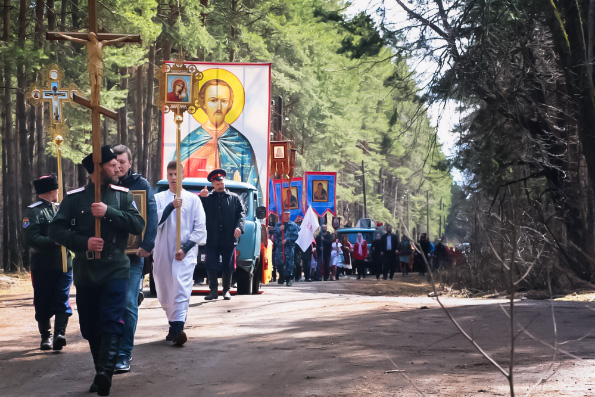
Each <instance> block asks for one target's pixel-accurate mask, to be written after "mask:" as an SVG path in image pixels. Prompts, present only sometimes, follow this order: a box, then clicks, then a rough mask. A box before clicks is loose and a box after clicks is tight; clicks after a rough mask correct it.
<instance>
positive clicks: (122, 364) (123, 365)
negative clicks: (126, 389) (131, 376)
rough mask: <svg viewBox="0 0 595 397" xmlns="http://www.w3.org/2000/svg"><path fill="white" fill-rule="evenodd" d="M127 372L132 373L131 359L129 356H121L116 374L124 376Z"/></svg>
mask: <svg viewBox="0 0 595 397" xmlns="http://www.w3.org/2000/svg"><path fill="white" fill-rule="evenodd" d="M125 372H130V358H128V357H127V356H120V357H118V362H117V363H116V369H115V370H114V374H123V373H125Z"/></svg>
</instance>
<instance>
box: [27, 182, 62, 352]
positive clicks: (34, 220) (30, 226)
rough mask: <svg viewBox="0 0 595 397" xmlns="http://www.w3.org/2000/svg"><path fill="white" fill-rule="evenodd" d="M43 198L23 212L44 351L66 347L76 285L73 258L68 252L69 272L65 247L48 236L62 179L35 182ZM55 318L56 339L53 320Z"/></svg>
mask: <svg viewBox="0 0 595 397" xmlns="http://www.w3.org/2000/svg"><path fill="white" fill-rule="evenodd" d="M33 186H34V187H35V192H36V193H37V196H38V197H39V201H37V202H35V203H33V204H31V205H30V206H29V207H27V209H26V210H25V211H24V212H23V221H22V226H23V234H24V236H25V241H26V242H27V245H28V246H29V249H30V251H31V279H32V281H33V304H34V305H35V320H37V325H38V327H39V333H40V334H41V345H40V346H39V348H40V349H41V350H50V349H53V350H55V351H60V350H62V347H64V346H66V337H65V333H66V325H67V324H68V317H70V316H72V308H71V307H70V303H69V302H68V297H69V295H70V286H71V285H72V258H71V256H70V253H69V252H68V253H67V255H68V256H67V261H68V262H67V263H68V271H67V272H66V273H64V272H63V269H62V250H61V248H60V246H59V245H57V244H56V243H55V242H54V241H53V240H52V239H50V238H49V237H48V227H49V225H50V222H51V221H52V219H53V218H54V216H55V215H56V212H57V211H58V208H57V205H56V203H57V202H58V180H57V179H56V177H55V176H53V175H46V176H42V177H41V178H39V179H36V180H34V181H33ZM52 316H55V317H54V339H53V343H52V332H51V331H52V327H51V324H50V319H51V318H52Z"/></svg>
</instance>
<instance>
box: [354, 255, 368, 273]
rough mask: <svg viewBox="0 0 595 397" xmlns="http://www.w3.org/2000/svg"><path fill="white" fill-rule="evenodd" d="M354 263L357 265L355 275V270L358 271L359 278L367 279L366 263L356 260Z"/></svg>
mask: <svg viewBox="0 0 595 397" xmlns="http://www.w3.org/2000/svg"><path fill="white" fill-rule="evenodd" d="M353 263H354V265H355V267H354V270H353V272H354V274H355V269H357V274H358V276H362V277H366V261H365V260H363V259H354V260H353Z"/></svg>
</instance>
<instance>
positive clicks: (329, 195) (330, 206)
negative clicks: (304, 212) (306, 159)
mask: <svg viewBox="0 0 595 397" xmlns="http://www.w3.org/2000/svg"><path fill="white" fill-rule="evenodd" d="M304 178H305V180H306V182H305V183H306V201H307V206H308V207H312V210H313V211H314V212H315V213H316V215H318V216H324V214H326V213H327V212H330V213H331V214H333V215H337V211H336V208H335V207H336V187H337V186H336V185H337V173H336V172H320V171H310V172H306V173H305V176H304Z"/></svg>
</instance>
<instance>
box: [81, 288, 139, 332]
mask: <svg viewBox="0 0 595 397" xmlns="http://www.w3.org/2000/svg"><path fill="white" fill-rule="evenodd" d="M127 291H128V279H115V280H110V281H108V282H107V283H105V284H103V285H100V286H78V287H77V289H76V305H77V307H78V313H79V324H80V327H81V334H82V335H83V338H85V339H87V340H98V339H99V338H101V335H102V334H114V335H120V336H122V335H123V334H124V320H123V318H124V307H125V306H126V293H127Z"/></svg>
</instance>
